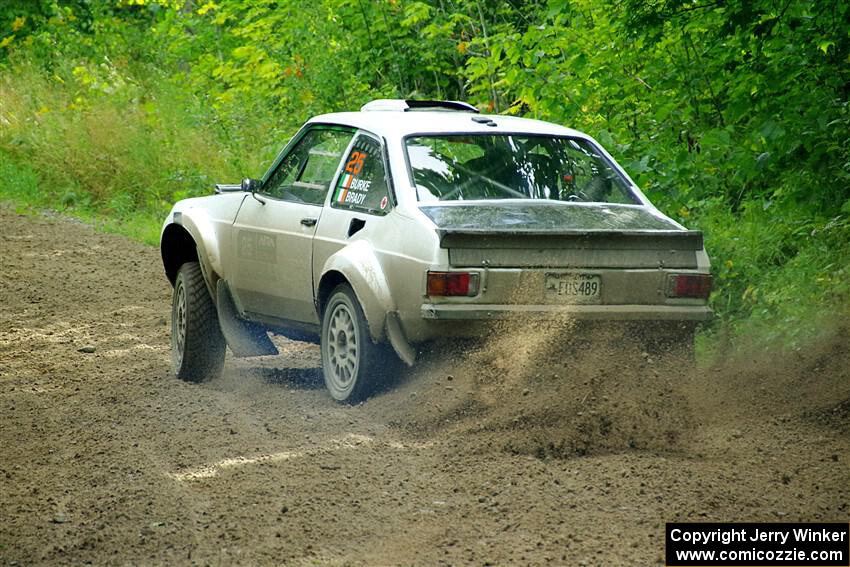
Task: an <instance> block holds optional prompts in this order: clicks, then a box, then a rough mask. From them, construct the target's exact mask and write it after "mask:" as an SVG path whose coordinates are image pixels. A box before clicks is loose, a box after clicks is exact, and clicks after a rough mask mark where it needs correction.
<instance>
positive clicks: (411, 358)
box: [387, 311, 416, 366]
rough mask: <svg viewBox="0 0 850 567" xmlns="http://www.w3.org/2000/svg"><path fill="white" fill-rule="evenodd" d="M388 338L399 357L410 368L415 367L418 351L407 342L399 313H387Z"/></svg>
mask: <svg viewBox="0 0 850 567" xmlns="http://www.w3.org/2000/svg"><path fill="white" fill-rule="evenodd" d="M387 336H388V337H389V339H390V344H391V345H393V350H395V352H396V354H397V355H398V357H399V358H400V359H402V360H403V361H404V363H405V364H407V365H408V366H413V363H414V362H415V361H416V351H414V350H413V347H411V346H410V343H409V342H407V337H406V336H405V334H404V329H402V328H401V321H400V320H399V317H398V312H397V311H390V312H389V313H387Z"/></svg>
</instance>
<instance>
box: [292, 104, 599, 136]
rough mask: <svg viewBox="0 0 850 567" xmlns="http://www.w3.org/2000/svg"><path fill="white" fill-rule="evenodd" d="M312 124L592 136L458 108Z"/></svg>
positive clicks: (384, 112) (383, 130)
mask: <svg viewBox="0 0 850 567" xmlns="http://www.w3.org/2000/svg"><path fill="white" fill-rule="evenodd" d="M366 106H369V105H366ZM308 123H310V124H314V123H325V124H327V123H330V124H340V125H344V126H351V127H354V128H359V129H362V130H367V131H369V132H372V133H373V134H377V135H379V136H383V137H387V138H402V137H404V136H409V135H411V134H440V133H470V134H471V133H486V134H495V133H515V134H520V133H521V134H546V135H551V136H578V137H588V136H587V135H586V134H584V133H582V132H579V131H578V130H573V129H571V128H565V127H564V126H560V125H558V124H553V123H551V122H544V121H542V120H533V119H529V118H519V117H516V116H504V115H496V114H478V113H475V112H466V111H455V110H451V111H449V110H424V109H422V110H420V109H417V110H404V109H402V108H396V109H381V110H361V111H360V112H336V113H332V114H322V115H320V116H315V117H313V118H311V119H310V120H309V121H308Z"/></svg>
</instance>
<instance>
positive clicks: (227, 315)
mask: <svg viewBox="0 0 850 567" xmlns="http://www.w3.org/2000/svg"><path fill="white" fill-rule="evenodd" d="M215 303H216V307H217V308H218V323H219V326H221V333H222V334H223V335H224V338H225V340H226V341H227V346H229V347H230V350H232V351H233V355H234V356H236V357H238V358H245V357H249V356H265V355H274V354H278V350H277V347H276V346H274V343H272V342H271V340H269V335H268V333H267V332H266V330H265V329H264V328H263V327H261V326H260V325H257V324H254V323H251V322H250V321H245V320H244V319H241V318H239V315H238V314H237V312H236V306H235V305H234V304H233V297H231V295H230V289H228V287H227V283H226V282H225V281H224V280H219V281H218V285H217V286H216V302H215Z"/></svg>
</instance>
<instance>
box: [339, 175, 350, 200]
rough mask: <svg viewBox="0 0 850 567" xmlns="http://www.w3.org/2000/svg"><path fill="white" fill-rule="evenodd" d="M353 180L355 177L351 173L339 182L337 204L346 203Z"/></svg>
mask: <svg viewBox="0 0 850 567" xmlns="http://www.w3.org/2000/svg"><path fill="white" fill-rule="evenodd" d="M353 180H354V176H353V175H351V174H350V173H346V174H345V175H343V176H342V178H341V179H340V180H339V187H338V188H337V192H336V202H337V203H344V202H345V196H346V195H348V189H349V187H351V182H352V181H353Z"/></svg>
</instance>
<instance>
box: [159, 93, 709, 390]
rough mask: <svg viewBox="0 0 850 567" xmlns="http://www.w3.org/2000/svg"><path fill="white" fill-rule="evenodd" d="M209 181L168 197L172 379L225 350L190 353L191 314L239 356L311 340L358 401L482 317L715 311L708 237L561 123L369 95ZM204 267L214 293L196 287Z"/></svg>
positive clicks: (472, 328) (216, 345)
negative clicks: (254, 170)
mask: <svg viewBox="0 0 850 567" xmlns="http://www.w3.org/2000/svg"><path fill="white" fill-rule="evenodd" d="M216 193H217V194H215V195H211V196H208V197H201V198H193V199H186V200H183V201H180V202H178V203H177V204H175V205H174V208H173V209H172V211H171V212H170V213H169V215H168V217H167V219H166V221H165V224H164V227H163V232H162V241H161V248H162V256H163V261H164V265H165V271H166V274H167V276H168V278H169V280H170V281H171V282H172V284H174V285H175V307H174V309H173V313H172V314H173V317H172V319H173V322H174V333H173V334H174V335H175V337H176V338H175V339H174V340H173V343H174V347H175V350H176V351H178V352H177V353H176V354H175V368H176V371H177V373H178V375H180V374H181V371H182V374H183V376H182V377H185V378H189V379H193V380H201V379H205V378H207V377H209V375H210V374H215V373H216V372H217V371H218V370H220V364H219V363H218V360H219V358H220V359H221V360H223V354H221V355H218V354H216V357H217V358H216V359H215V361H214V363H213V364H210V363H209V361H208V360H207V361H204V359H203V356H204V355H203V354H198V355H197V356H195V355H194V354H192V353H193V352H194V350H192V349H193V348H194V349H196V350H197V351H199V352H201V351H203V350H204V348H203V347H200V346H196V347H193V346H192V340H191V339H192V337H191V336H190V335H191V333H193V332H194V333H195V335H198V333H200V334H201V335H203V332H201V331H197V330H196V331H192V330H191V329H192V328H193V324H192V315H193V313H194V314H197V313H198V310H199V309H200V310H202V311H203V310H204V309H206V310H207V311H211V312H212V315H215V316H216V317H217V322H218V324H219V325H220V328H221V330H222V332H223V337H224V338H225V339H226V341H221V340H219V339H218V337H217V336H213V337H212V338H210V337H205V336H200V337H198V336H196V337H195V338H196V339H198V338H199V340H200V339H203V341H205V342H206V343H207V344H209V343H212V345H213V346H212V348H213V349H219V350H222V349H223V346H221V345H222V344H223V342H226V343H227V344H228V345H229V346H230V347H231V350H232V351H233V352H234V354H235V355H237V356H252V355H258V354H273V353H274V352H276V349H275V348H274V346H273V344H272V343H271V342H270V341H269V339H268V336H267V332H269V331H272V332H275V333H280V334H284V335H287V336H290V337H294V338H299V339H308V340H317V341H318V342H319V343H320V344H321V345H322V360H323V370H324V373H325V380H326V383H327V384H328V388H329V390H330V391H331V394H332V395H333V396H334V397H335V398H336V399H338V400H346V401H351V400H354V399H358V398H362V397H364V396H366V395H368V392H369V391H371V389H372V388H373V387H374V386H375V385H376V383H377V382H379V381H380V380H381V377H380V374H381V372H382V370H383V369H385V368H386V367H387V365H388V364H389V362H388V361H389V359H391V358H393V356H392V354H391V353H392V352H395V353H396V354H397V355H398V356H399V357H400V358H401V359H403V360H404V361H405V362H407V363H408V364H412V363H413V361H414V359H415V357H416V352H417V348H418V346H419V345H421V344H423V343H427V342H429V341H432V340H434V339H442V338H446V337H452V336H461V337H478V336H481V333H483V332H484V330H485V329H486V328H487V323H488V322H489V321H493V320H498V319H510V318H514V317H522V318H525V319H526V320H527V319H528V318H531V319H532V320H533V319H534V318H542V319H545V318H552V317H569V318H571V319H575V320H579V321H584V320H602V321H606V322H614V321H632V322H645V323H669V325H665V326H662V328H664V329H667V331H665V332H668V333H676V332H677V331H676V329H680V330H683V331H682V333H683V334H682V340H683V341H690V340H692V333H691V332H690V331H691V330H692V329H693V327H694V326H695V325H696V324H697V323H699V322H702V321H706V320H708V319H709V318H710V317H711V311H710V309H709V308H708V306H707V296H708V293H709V291H710V285H711V280H710V275H709V260H708V256H707V255H706V253H705V249H704V246H703V239H702V234H701V233H699V232H696V231H689V230H687V229H685V228H684V227H683V226H681V225H680V224H678V223H676V222H675V221H673V220H672V219H670V218H668V217H667V216H665V215H664V214H662V213H661V212H660V211H659V210H658V209H656V208H655V207H654V206H653V205H652V204H651V203H650V202H649V201H648V200H647V198H646V197H645V196H644V195H643V193H641V191H640V190H639V189H638V187H637V186H636V185H635V183H634V182H633V181H632V180H631V179H630V178H629V176H628V175H627V174H626V173H625V172H624V171H623V170H622V168H620V166H619V165H617V163H616V162H615V160H614V159H613V158H612V157H611V156H610V155H609V154H608V153H607V152H606V151H605V150H604V149H603V148H602V147H601V146H600V145H599V144H598V143H597V142H596V141H595V140H593V139H592V138H591V137H589V136H588V135H586V134H583V133H581V132H578V131H576V130H572V129H569V128H565V127H562V126H558V125H555V124H551V123H547V122H541V121H537V120H529V119H523V118H516V117H507V116H486V115H481V114H478V113H477V111H475V110H474V109H473V108H472V107H469V106H468V105H464V104H463V103H443V102H431V103H422V102H416V101H374V102H372V103H369V104H367V105H366V106H364V107H363V109H361V111H360V112H346V113H336V114H327V115H322V116H317V117H315V118H312V119H311V120H309V121H308V122H307V123H306V124H305V125H304V126H303V127H302V129H301V130H300V131H299V132H298V133H297V134H296V135H295V136H294V137H293V139H292V140H291V141H290V142H289V143H288V144H287V145H286V147H285V148H284V149H283V150H282V151H281V152H280V154H279V155H278V156H277V158H276V159H275V160H274V162H273V163H272V165H271V166H270V167H269V168H268V170H267V171H266V173H265V174H264V175H263V177H262V178H261V179H258V180H253V179H248V180H245V181H243V183H242V184H240V185H219V186H217V191H216ZM192 264H197V267H196V268H192V266H191V265H192ZM184 266H186V268H185V269H186V270H189V271H187V272H186V273H185V274H183V275H181V273H182V272H181V270H182V269H184ZM190 268H191V269H194V270H195V271H194V272H191V270H190ZM190 272H191V273H190ZM193 274H194V275H193ZM201 277H202V279H203V285H204V288H205V291H206V293H207V294H208V296H209V298H208V299H209V304H206V303H203V301H205V300H204V298H203V297H201V295H200V292H198V291H197V290H194V288H192V289H190V288H191V285H194V284H193V282H194V281H195V280H200V278H201ZM193 278H194V279H193ZM184 280H185V281H184ZM181 286H183V287H184V288H185V289H183V291H182V293H183V296H182V299H181V297H178V295H179V292H180V291H181V290H180V289H179V288H181ZM187 290H188V292H187ZM189 292H191V293H189ZM186 298H189V299H188V300H187V299H186ZM181 301H182V302H183V303H180V302H181ZM187 301H189V302H191V301H195V303H198V302H201V303H199V304H198V305H194V306H193V305H189V304H188V303H186V302H187ZM181 317H182V318H181ZM187 322H188V323H187ZM201 323H204V324H201ZM201 323H198V324H195V325H194V327H196V328H206V327H209V326H210V325H207V323H210V321H208V320H203V321H201ZM209 332H210V333H212V334H213V335H215V329H213V330H212V331H209ZM181 333H182V335H181ZM390 347H392V348H390ZM183 353H188V354H192V356H189V357H188V358H189V360H188V361H187V356H184V354H183ZM193 357H194V358H193ZM193 360H195V361H194V362H193ZM198 361H201V362H198ZM181 365H182V367H181ZM185 366H191V367H192V368H183V367H185ZM329 375H330V376H329ZM329 381H330V382H329Z"/></svg>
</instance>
